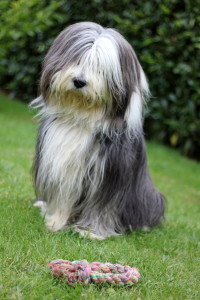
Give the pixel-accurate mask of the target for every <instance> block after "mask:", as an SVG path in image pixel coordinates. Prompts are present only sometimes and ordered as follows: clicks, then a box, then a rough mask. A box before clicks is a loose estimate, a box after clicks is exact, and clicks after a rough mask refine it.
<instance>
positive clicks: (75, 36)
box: [40, 22, 148, 117]
mask: <svg viewBox="0 0 200 300" xmlns="http://www.w3.org/2000/svg"><path fill="white" fill-rule="evenodd" d="M40 89H41V94H42V97H43V99H44V101H46V103H48V102H49V101H55V102H57V103H58V104H64V103H65V102H72V103H73V104H74V105H77V106H79V107H81V106H83V107H87V108H91V107H98V106H100V107H102V106H103V107H104V109H105V110H106V111H107V112H110V113H111V114H112V115H114V116H118V117H123V116H124V114H125V112H126V110H127V107H129V106H130V105H131V102H134V101H136V102H137V106H138V105H139V106H142V102H143V99H144V97H145V96H146V95H147V94H148V84H147V81H146V78H145V75H144V72H143V70H142V68H141V66H140V63H139V61H138V59H137V57H136V54H135V52H134V50H133V49H132V47H131V46H130V44H129V43H128V42H127V41H126V40H125V39H124V38H123V36H122V35H121V34H120V33H118V32H117V31H115V30H114V29H110V28H103V27H102V26H100V25H98V24H95V23H92V22H81V23H77V24H74V25H71V26H69V27H67V28H66V29H65V30H63V31H62V32H61V33H60V34H59V35H58V37H57V38H56V39H55V40H54V42H53V44H52V46H51V48H50V49H49V52H48V53H47V55H46V57H45V60H44V65H43V71H42V77H41V81H40ZM52 99H53V100H52ZM135 99H136V100H135ZM139 102H140V104H139ZM134 105H135V104H134Z"/></svg>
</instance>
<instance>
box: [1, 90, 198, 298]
mask: <svg viewBox="0 0 200 300" xmlns="http://www.w3.org/2000/svg"><path fill="white" fill-rule="evenodd" d="M36 129H37V123H36V121H33V120H32V113H30V112H29V111H28V109H27V107H26V106H25V105H23V104H22V103H18V102H14V101H11V100H9V99H6V98H5V97H4V96H0V205H1V206H0V266H1V268H0V269H1V271H0V299H31V300H32V299H47V300H51V299H107V300H108V299H117V300H118V299H123V300H126V299H127V300H128V299H138V300H139V299H141V300H142V299H151V300H153V299H155V300H160V299H181V300H182V299H195V300H197V299H200V293H199V282H198V281H199V257H200V255H199V254H200V252H199V249H198V242H199V236H200V228H199V227H200V226H199V225H200V224H199V203H198V202H199V199H200V164H198V163H196V162H194V161H190V160H188V159H186V158H184V157H182V156H181V155H180V154H179V153H178V152H176V151H173V150H171V149H168V148H166V147H163V146H161V145H158V144H154V143H148V145H147V148H148V158H149V167H150V170H151V174H152V177H153V180H154V183H155V184H156V186H157V187H158V189H159V190H160V191H162V193H163V194H165V196H166V198H167V212H166V220H167V221H166V223H165V224H164V225H161V226H159V227H157V228H155V229H153V230H152V231H151V232H148V233H143V232H133V233H131V234H130V235H125V236H120V237H117V238H109V239H107V240H105V241H96V240H87V239H83V238H80V237H79V236H78V235H77V234H73V233H72V232H66V231H65V232H64V231H63V232H57V233H50V232H48V231H47V229H46V228H45V226H44V223H43V219H42V218H41V217H40V215H39V211H38V209H37V208H35V207H33V203H34V192H33V189H32V181H31V174H30V169H31V163H32V159H33V154H34V144H35V138H36ZM57 258H63V259H67V260H79V259H87V260H88V261H101V262H106V261H107V262H111V263H120V264H128V265H131V266H136V267H138V268H139V270H140V273H141V280H140V281H139V283H138V284H137V285H134V286H132V287H125V288H119V287H112V286H96V285H93V284H90V285H88V286H86V287H83V286H80V285H79V286H76V287H75V288H72V287H68V286H67V285H66V284H65V283H63V282H62V281H60V280H57V279H53V278H51V277H50V275H49V270H48V267H47V264H48V263H49V262H50V261H51V260H53V259H57Z"/></svg>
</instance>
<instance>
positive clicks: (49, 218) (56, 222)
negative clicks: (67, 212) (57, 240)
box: [45, 212, 67, 232]
mask: <svg viewBox="0 0 200 300" xmlns="http://www.w3.org/2000/svg"><path fill="white" fill-rule="evenodd" d="M66 223H67V218H66V216H64V215H62V214H61V213H59V212H57V213H54V214H53V215H49V214H46V215H45V224H46V226H47V228H48V229H49V230H50V231H53V232H54V231H58V230H61V229H65V228H66Z"/></svg>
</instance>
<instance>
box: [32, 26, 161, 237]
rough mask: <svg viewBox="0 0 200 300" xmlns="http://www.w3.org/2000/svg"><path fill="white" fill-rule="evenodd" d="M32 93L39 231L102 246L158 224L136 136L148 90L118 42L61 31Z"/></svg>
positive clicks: (92, 31)
mask: <svg viewBox="0 0 200 300" xmlns="http://www.w3.org/2000/svg"><path fill="white" fill-rule="evenodd" d="M40 92H41V95H40V97H39V98H37V99H36V100H34V101H33V102H32V106H34V107H37V108H38V107H40V108H41V110H40V114H41V123H40V128H39V134H38V140H37V146H36V156H35V161H34V179H35V190H36V194H37V197H38V200H39V201H38V202H36V206H40V207H41V211H42V213H43V214H44V216H45V223H46V225H47V227H48V228H49V229H50V230H52V231H56V230H59V229H64V228H68V227H69V226H71V227H72V228H73V229H74V230H75V231H79V232H80V233H81V234H82V235H85V234H88V235H89V236H90V237H91V238H99V239H104V238H106V237H109V236H114V235H117V234H120V233H123V232H126V231H128V230H130V229H131V230H137V229H140V228H143V227H144V226H147V227H152V226H154V225H156V224H158V223H159V222H160V221H161V220H162V218H163V215H164V198H163V196H162V195H161V194H160V193H159V192H158V191H157V190H156V189H155V187H154V185H153V183H152V181H151V178H150V175H149V172H148V168H147V160H146V150H145V143H144V137H143V129H142V125H143V107H144V104H145V99H146V98H147V97H148V95H149V90H148V84H147V81H146V77H145V74H144V72H143V69H142V67H141V65H140V63H139V61H138V59H137V57H136V54H135V52H134V50H133V49H132V47H131V46H130V44H129V43H128V42H127V41H126V40H125V39H124V38H123V37H122V35H121V34H119V33H118V32H117V31H115V30H114V29H110V28H103V27H102V26H100V25H98V24H95V23H92V22H82V23H77V24H74V25H71V26H69V27H67V28H66V29H65V30H63V31H62V32H61V33H60V34H59V35H58V37H57V38H56V39H55V40H54V42H53V44H52V46H51V48H50V49H49V51H48V53H47V55H46V57H45V60H44V64H43V70H42V76H41V80H40Z"/></svg>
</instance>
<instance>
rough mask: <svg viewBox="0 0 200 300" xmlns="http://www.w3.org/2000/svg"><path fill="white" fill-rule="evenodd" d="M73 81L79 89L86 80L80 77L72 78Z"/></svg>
mask: <svg viewBox="0 0 200 300" xmlns="http://www.w3.org/2000/svg"><path fill="white" fill-rule="evenodd" d="M73 83H74V85H75V87H76V88H77V89H81V88H83V87H84V86H85V85H86V81H85V80H84V79H83V78H81V77H75V78H73Z"/></svg>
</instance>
